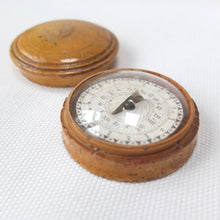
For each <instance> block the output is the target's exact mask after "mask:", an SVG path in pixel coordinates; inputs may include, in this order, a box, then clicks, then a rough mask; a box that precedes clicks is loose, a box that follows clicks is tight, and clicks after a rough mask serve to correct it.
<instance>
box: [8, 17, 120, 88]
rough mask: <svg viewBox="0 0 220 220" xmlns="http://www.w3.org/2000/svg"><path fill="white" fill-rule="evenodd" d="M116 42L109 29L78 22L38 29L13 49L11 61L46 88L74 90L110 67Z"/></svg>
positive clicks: (19, 39) (49, 24) (26, 34)
mask: <svg viewBox="0 0 220 220" xmlns="http://www.w3.org/2000/svg"><path fill="white" fill-rule="evenodd" d="M117 51H118V41H117V38H116V37H115V36H114V35H113V34H112V33H111V32H110V31H108V30H107V29H105V28H103V27H100V26H98V25H95V24H92V23H89V22H85V21H79V20H58V21H51V22H47V23H43V24H40V25H37V26H35V27H33V28H31V29H29V30H27V31H25V32H24V33H22V34H21V35H19V36H18V37H17V38H16V39H15V40H14V42H13V43H12V45H11V48H10V54H11V58H12V60H13V61H14V62H15V64H16V65H17V66H18V67H19V68H20V70H21V72H22V73H23V74H24V75H25V76H26V77H27V78H29V79H30V80H32V81H34V82H37V83H39V84H43V85H47V86H74V85H76V84H77V83H78V82H79V81H81V80H82V79H84V78H85V77H88V76H89V75H90V74H92V73H95V72H98V71H100V70H105V69H108V68H110V67H111V65H112V64H113V61H114V57H115V55H116V53H117Z"/></svg>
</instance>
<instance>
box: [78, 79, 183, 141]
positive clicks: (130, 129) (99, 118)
mask: <svg viewBox="0 0 220 220" xmlns="http://www.w3.org/2000/svg"><path fill="white" fill-rule="evenodd" d="M75 105H76V106H75V112H76V116H77V117H76V119H75V120H76V122H77V123H78V124H79V126H80V127H81V128H82V129H83V130H85V131H86V132H87V133H89V134H90V135H93V136H95V137H98V138H100V139H103V140H105V141H108V142H112V143H117V144H125V145H145V144H150V143H154V142H158V141H161V140H163V139H165V138H167V137H168V136H170V135H171V134H172V133H174V132H175V131H176V130H177V129H178V127H179V126H180V124H181V122H182V120H183V106H182V103H181V101H180V100H179V99H178V98H177V97H176V96H175V95H174V94H173V93H172V92H170V91H169V90H168V89H166V88H165V87H162V86H160V85H158V84H156V83H154V82H150V81H147V80H144V79H139V78H131V77H120V78H112V79H104V80H102V81H99V82H97V83H95V84H92V85H91V86H89V87H88V88H86V89H85V90H84V91H83V92H82V93H81V94H80V95H79V97H78V99H77V101H76V104H75Z"/></svg>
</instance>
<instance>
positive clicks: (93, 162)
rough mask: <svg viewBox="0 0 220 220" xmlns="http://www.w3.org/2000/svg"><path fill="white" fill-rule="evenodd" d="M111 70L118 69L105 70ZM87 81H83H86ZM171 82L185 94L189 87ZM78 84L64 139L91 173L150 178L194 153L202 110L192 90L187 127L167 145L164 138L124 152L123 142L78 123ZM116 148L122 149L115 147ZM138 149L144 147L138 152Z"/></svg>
mask: <svg viewBox="0 0 220 220" xmlns="http://www.w3.org/2000/svg"><path fill="white" fill-rule="evenodd" d="M119 70H120V69H119ZM128 70H131V69H128ZM110 71H114V70H109V71H105V72H110ZM143 71H145V72H147V73H152V74H155V75H157V76H160V77H163V78H166V79H167V77H165V76H163V75H161V74H157V73H153V72H151V71H146V70H143ZM98 74H100V73H97V74H94V75H93V76H91V77H90V78H92V77H95V76H97V75H98ZM86 81H87V80H84V81H83V82H81V83H80V84H82V83H86ZM169 81H170V82H171V83H173V84H175V86H176V87H178V88H179V89H180V90H181V91H182V92H183V93H184V91H185V90H184V89H183V88H182V87H181V86H180V85H179V84H177V83H175V82H174V81H173V80H171V79H169ZM80 84H78V85H77V87H79V85H80ZM77 87H76V88H74V90H73V91H72V93H71V94H70V95H69V97H68V98H67V99H66V101H65V102H64V106H63V109H62V111H61V123H62V128H63V141H64V144H65V146H66V148H67V150H68V152H69V153H70V155H71V156H72V157H73V158H74V160H76V161H77V162H78V163H79V164H80V165H81V166H83V167H84V168H86V169H87V170H89V171H90V172H92V173H94V174H96V175H98V176H102V177H105V178H108V179H112V180H116V181H127V182H142V181H149V180H153V179H157V178H161V177H163V176H166V175H168V174H170V173H172V172H174V171H175V170H177V169H178V168H180V167H181V166H182V165H183V164H184V163H185V162H186V161H187V160H188V159H189V157H190V156H191V154H192V152H193V150H194V147H195V145H196V140H197V133H198V129H199V112H198V109H197V107H196V104H195V103H194V102H193V100H192V99H191V97H190V96H189V95H188V93H185V94H184V96H186V98H187V99H188V103H190V105H189V108H190V111H189V114H190V115H189V117H188V118H189V119H188V123H186V126H185V127H183V129H181V130H180V131H179V132H178V133H177V134H176V135H171V137H168V138H167V139H165V142H166V145H164V143H165V142H164V141H160V142H157V143H153V144H148V145H142V146H134V147H133V149H134V150H132V151H129V152H128V153H127V154H126V153H125V149H123V151H122V150H120V148H121V147H122V145H121V146H120V145H117V144H114V143H110V142H106V141H103V140H100V139H98V138H95V137H93V136H90V135H88V134H87V133H86V132H84V131H82V129H80V128H79V127H78V126H77V125H76V123H75V122H74V120H73V119H72V117H71V114H70V100H71V96H72V94H73V93H74V91H76V90H77ZM77 91H79V89H78V90H77ZM114 147H115V149H117V148H118V149H119V150H117V151H116V150H114ZM130 147H131V146H130ZM130 147H129V148H130ZM124 148H126V146H125V147H124ZM129 148H127V150H128V149H129ZM137 148H140V149H139V150H136V151H135V149H137ZM112 149H113V150H112ZM149 149H150V150H149ZM151 149H153V150H151Z"/></svg>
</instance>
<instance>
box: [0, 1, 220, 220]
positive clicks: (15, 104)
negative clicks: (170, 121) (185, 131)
mask: <svg viewBox="0 0 220 220" xmlns="http://www.w3.org/2000/svg"><path fill="white" fill-rule="evenodd" d="M219 11H220V3H219V1H208V0H207V1H198V2H197V1H188V0H186V1H182V2H181V3H179V2H177V1H171V0H168V1H138V0H136V1H128V0H127V1H114V0H112V1H108V2H107V1H97V0H93V1H76V2H74V1H66V0H63V1H56V0H54V1H53V2H51V3H49V1H48V2H47V1H43V0H38V1H33V2H31V1H23V0H20V1H14V2H12V1H5V2H4V4H2V5H1V8H0V26H1V42H0V44H1V50H0V58H1V59H0V60H1V68H0V219H2V220H3V219H53V220H54V219H74V220H78V219H95V220H96V219H100V220H103V219H114V220H115V219H126V220H129V219H135V220H137V219H157V220H158V219H169V220H170V219H178V220H181V219H182V220H187V219H190V220H191V219H199V220H201V219H212V220H217V219H220V138H219V137H220V128H219V127H220V126H219V124H220V120H219V115H220V101H219V100H220V99H219V96H220V87H219V85H220V25H219V24H220V13H219ZM60 18H73V19H82V20H88V21H91V22H94V23H97V24H100V25H102V26H105V27H106V28H108V29H110V30H112V31H113V32H114V33H115V34H116V36H117V37H118V39H119V42H120V50H119V53H118V59H117V64H116V67H136V68H143V69H149V70H152V71H156V72H160V73H162V74H165V75H167V76H169V77H171V78H173V79H174V80H176V81H177V82H179V83H180V84H181V85H182V86H183V87H184V88H185V89H186V90H187V91H188V92H189V93H190V94H191V96H192V97H193V99H194V100H195V102H196V103H197V105H198V108H199V111H200V122H201V125H200V131H199V139H198V143H197V146H196V148H195V151H194V153H193V155H192V157H191V158H190V159H189V161H188V162H187V163H186V164H185V165H184V166H183V167H182V168H180V169H179V170H178V171H177V172H175V173H173V174H171V175H169V176H167V177H165V178H162V179H159V180H156V181H151V182H146V183H135V184H129V183H119V182H114V181H110V180H106V179H103V178H100V177H97V176H95V175H93V174H91V173H89V172H88V171H86V170H85V169H83V168H81V167H80V166H79V165H78V164H77V163H76V162H75V161H74V160H73V159H72V158H71V157H70V156H69V154H68V153H67V151H66V149H65V147H64V144H63V142H62V137H61V124H60V110H61V108H62V104H63V101H64V99H65V97H67V95H68V94H69V93H70V91H71V89H72V88H49V87H44V86H40V85H37V84H35V83H32V82H30V81H28V80H27V79H26V78H25V77H23V76H22V75H21V74H20V72H19V71H18V69H17V68H16V67H15V66H14V65H13V64H12V62H11V60H10V57H9V53H8V50H9V46H10V43H11V42H12V40H13V39H14V38H15V37H16V36H17V35H18V34H20V33H21V32H22V31H24V30H25V29H27V28H29V27H31V26H33V25H35V24H38V23H41V22H44V21H48V20H54V19H60Z"/></svg>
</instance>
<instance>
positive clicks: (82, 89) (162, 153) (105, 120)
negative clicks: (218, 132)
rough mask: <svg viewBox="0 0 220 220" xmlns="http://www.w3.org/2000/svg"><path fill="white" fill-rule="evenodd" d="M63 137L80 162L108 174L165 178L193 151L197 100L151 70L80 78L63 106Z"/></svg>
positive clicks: (123, 177)
mask: <svg viewBox="0 0 220 220" xmlns="http://www.w3.org/2000/svg"><path fill="white" fill-rule="evenodd" d="M61 123H62V128H63V141H64V144H65V146H66V148H67V150H68V152H69V153H70V155H71V156H72V157H73V158H74V160H75V161H77V162H78V163H79V164H80V165H81V166H82V167H84V168H86V169H87V170H89V171H90V172H92V173H94V174H96V175H98V176H101V177H105V178H107V179H111V180H116V181H126V182H142V181H149V180H154V179H157V178H161V177H164V176H166V175H168V174H170V173H172V172H174V171H175V170H177V169H178V168H180V167H181V166H182V165H183V164H184V163H185V162H186V161H187V160H188V159H189V157H190V156H191V154H192V152H193V150H194V147H195V144H196V140H197V132H198V128H199V113H198V109H197V107H196V104H195V103H194V101H193V100H192V98H191V97H190V95H189V94H188V93H187V92H186V90H185V89H184V88H183V87H182V86H180V85H179V84H178V83H176V82H175V81H173V80H172V79H170V78H168V77H166V76H164V75H161V74H158V73H155V72H151V71H147V70H140V69H112V70H107V71H103V72H99V73H97V74H94V75H92V76H90V77H88V78H86V79H84V80H83V81H81V82H80V83H79V84H78V85H77V86H76V87H75V88H74V89H73V91H72V92H71V93H70V95H69V97H68V98H67V99H66V100H65V102H64V105H63V109H62V111H61Z"/></svg>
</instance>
